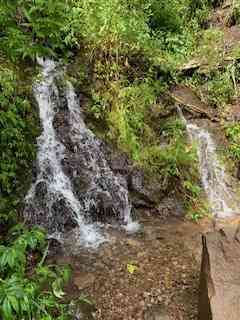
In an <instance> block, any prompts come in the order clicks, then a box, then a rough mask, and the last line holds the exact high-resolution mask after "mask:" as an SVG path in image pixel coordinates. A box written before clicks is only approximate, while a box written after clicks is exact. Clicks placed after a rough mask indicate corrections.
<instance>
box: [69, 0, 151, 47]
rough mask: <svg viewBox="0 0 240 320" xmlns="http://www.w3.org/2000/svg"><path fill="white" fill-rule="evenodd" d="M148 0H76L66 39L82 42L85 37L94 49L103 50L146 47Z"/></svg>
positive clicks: (77, 42)
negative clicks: (129, 0)
mask: <svg viewBox="0 0 240 320" xmlns="http://www.w3.org/2000/svg"><path fill="white" fill-rule="evenodd" d="M148 2H149V1H141V0H135V1H132V2H131V4H129V3H128V2H127V1H120V0H113V1H106V0H100V1H99V0H92V1H89V0H81V1H80V0H74V1H73V8H72V10H71V13H70V15H69V17H68V18H69V20H68V23H67V25H66V28H65V31H66V34H67V36H66V39H65V41H66V43H68V44H71V43H75V44H76V45H79V41H80V39H86V42H88V43H89V44H90V45H92V46H94V49H97V48H102V49H103V50H104V51H109V50H110V51H111V50H114V51H117V50H119V49H124V47H125V49H127V50H129V49H131V47H132V48H136V49H137V48H139V47H143V46H144V45H145V42H147V41H148V40H149V39H150V36H149V29H148V26H147V24H146V21H147V19H148V16H147V13H146V11H147V9H148V7H149V3H148ZM129 45H130V47H129Z"/></svg>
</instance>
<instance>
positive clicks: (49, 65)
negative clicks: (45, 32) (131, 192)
mask: <svg viewBox="0 0 240 320" xmlns="http://www.w3.org/2000/svg"><path fill="white" fill-rule="evenodd" d="M38 62H39V64H40V65H41V67H42V74H41V79H40V80H39V81H37V82H36V83H35V86H34V94H35V98H36V100H37V103H38V107H39V114H40V120H41V125H42V134H41V136H40V137H39V138H38V141H37V142H38V155H37V166H38V172H37V177H36V181H35V182H34V183H33V185H32V186H31V189H30V190H29V192H28V194H27V196H26V208H28V210H26V209H25V217H26V220H29V221H34V222H35V223H39V224H41V225H43V226H45V227H47V229H49V230H54V231H52V233H53V235H54V233H56V234H57V233H58V231H59V230H58V226H57V224H56V226H55V225H54V223H55V221H54V220H56V219H55V218H54V214H56V212H55V213H54V210H53V207H54V204H55V203H56V201H61V200H63V201H64V203H65V205H66V206H67V208H68V211H69V212H70V214H72V215H73V216H74V220H75V221H76V222H77V225H78V229H79V232H78V233H79V235H78V239H79V242H80V243H81V245H84V246H86V247H97V246H98V245H99V244H101V243H102V242H104V241H106V239H105V237H104V236H103V235H102V234H101V232H100V230H99V228H98V226H97V225H96V223H92V222H91V221H90V220H91V219H90V218H91V217H89V219H86V215H87V213H88V210H90V207H91V206H94V205H95V198H96V194H97V193H98V192H99V189H100V188H99V185H100V182H101V183H102V184H103V181H100V180H104V179H106V183H105V189H104V191H102V189H101V190H100V191H101V192H105V193H107V194H108V195H109V196H110V195H112V194H113V196H114V197H115V200H116V201H114V202H116V204H117V205H118V206H119V211H120V212H121V215H122V216H121V219H122V221H123V222H124V225H125V227H126V229H128V230H129V231H131V230H132V231H134V230H135V229H136V228H137V226H138V225H137V224H136V223H134V222H133V221H132V219H131V204H130V202H129V200H128V191H127V190H126V189H125V188H124V187H123V186H122V185H121V184H120V183H119V182H118V179H117V177H115V176H114V174H113V172H112V171H111V170H110V168H109V166H108V165H107V162H106V160H105V159H104V155H103V154H102V152H101V150H100V145H99V144H100V142H99V140H98V139H96V137H95V136H94V134H93V133H92V132H91V131H90V130H89V129H88V128H87V127H86V125H85V123H84V121H83V118H82V115H81V109H80V106H79V103H78V101H77V98H76V95H75V92H74V89H73V87H72V85H71V84H70V83H67V89H66V99H67V108H68V111H69V128H68V130H69V131H70V136H71V140H72V141H73V143H74V148H76V150H75V151H76V152H77V151H78V152H81V151H82V149H84V152H85V153H86V156H85V157H86V161H85V165H86V166H87V168H88V169H89V171H90V172H92V176H93V178H92V180H91V188H90V190H89V191H88V192H87V194H86V197H85V198H84V199H81V200H80V199H79V198H78V197H77V196H76V194H75V192H74V189H73V185H72V182H71V180H70V178H69V177H68V176H67V175H66V173H65V172H64V170H63V167H62V161H63V160H64V157H65V154H66V152H65V151H66V150H65V146H64V145H63V144H62V143H61V141H60V140H59V139H58V137H57V134H56V131H55V128H54V118H55V116H56V114H57V112H58V108H59V103H60V102H59V101H60V98H59V91H58V88H57V85H56V84H55V80H56V77H57V71H56V65H55V63H54V62H53V61H51V60H48V59H39V60H38ZM77 149H79V150H77ZM41 183H42V185H43V186H44V191H43V192H42V194H40V196H39V195H38V191H37V189H38V188H39V186H40V185H41ZM111 187H112V188H113V191H111V192H110V191H109V190H107V188H111ZM39 198H40V199H39ZM43 198H44V201H43ZM29 208H30V209H29ZM55 211H56V209H55ZM58 211H59V212H57V215H61V214H62V212H61V208H60V209H58ZM35 216H38V217H37V218H36V217H35ZM60 221H61V220H60ZM48 224H50V225H48ZM60 229H61V228H60ZM50 233H51V232H50Z"/></svg>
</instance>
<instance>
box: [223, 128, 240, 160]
mask: <svg viewBox="0 0 240 320" xmlns="http://www.w3.org/2000/svg"><path fill="white" fill-rule="evenodd" d="M226 136H227V137H228V139H229V142H230V145H229V150H228V151H229V154H230V156H231V157H232V158H233V159H235V160H240V125H239V124H232V125H230V126H228V127H226Z"/></svg>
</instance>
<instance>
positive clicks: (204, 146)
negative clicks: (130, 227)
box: [178, 108, 237, 218]
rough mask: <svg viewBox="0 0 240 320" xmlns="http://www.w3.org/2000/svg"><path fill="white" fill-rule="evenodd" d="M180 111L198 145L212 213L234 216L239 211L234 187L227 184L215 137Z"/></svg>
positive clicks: (201, 172) (199, 158)
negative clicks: (191, 121)
mask: <svg viewBox="0 0 240 320" xmlns="http://www.w3.org/2000/svg"><path fill="white" fill-rule="evenodd" d="M178 111H179V114H180V116H181V118H182V120H183V121H184V123H185V124H186V129H187V132H188V135H189V137H190V139H191V141H192V143H196V145H197V154H198V160H199V172H200V176H201V182H202V186H203V189H204V191H205V193H206V195H207V198H208V202H209V206H210V210H211V212H212V214H213V215H214V216H216V217H217V218H226V217H229V216H232V215H233V214H235V213H236V212H237V211H236V210H237V205H236V199H235V195H234V192H233V190H232V188H230V187H229V186H228V185H227V182H226V181H227V175H226V173H225V168H224V165H223V164H222V163H220V162H219V160H218V156H217V152H216V145H215V143H214V140H213V138H212V137H211V135H210V133H209V132H208V131H207V130H206V129H205V128H202V127H199V126H198V125H196V124H193V123H190V122H188V121H187V120H186V119H185V118H184V116H183V113H182V111H181V110H180V108H179V109H178Z"/></svg>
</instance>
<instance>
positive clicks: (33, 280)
mask: <svg viewBox="0 0 240 320" xmlns="http://www.w3.org/2000/svg"><path fill="white" fill-rule="evenodd" d="M45 244H46V240H45V234H44V233H43V231H42V230H40V229H37V228H34V229H32V230H27V229H26V228H25V227H24V226H23V225H17V226H15V227H14V228H12V229H11V230H10V231H9V235H8V244H7V245H6V244H2V245H1V246H0V315H1V318H2V319H4V320H14V319H15V320H18V319H19V320H21V319H36V320H37V319H39V320H40V319H41V320H43V319H46V320H47V319H48V320H53V319H59V320H60V319H61V320H63V319H68V317H67V312H66V306H65V305H64V304H62V303H61V300H60V299H61V298H62V297H63V295H64V292H63V291H62V288H63V285H64V283H65V282H66V281H68V280H69V275H70V273H69V269H68V268H66V267H65V268H63V267H62V268H60V267H58V268H57V267H55V266H45V265H44V261H43V260H40V259H39V257H40V253H41V252H43V250H44V248H45ZM31 256H32V257H34V256H35V258H34V260H36V259H37V260H39V262H38V263H37V264H33V262H32V261H31V258H30V257H31ZM34 260H33V261H34Z"/></svg>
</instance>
